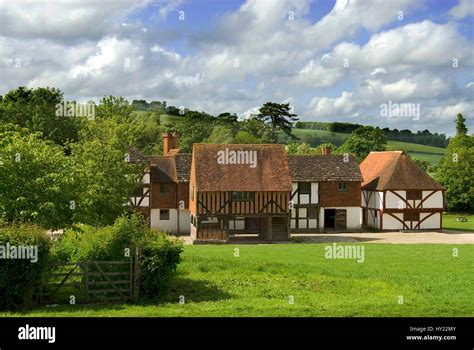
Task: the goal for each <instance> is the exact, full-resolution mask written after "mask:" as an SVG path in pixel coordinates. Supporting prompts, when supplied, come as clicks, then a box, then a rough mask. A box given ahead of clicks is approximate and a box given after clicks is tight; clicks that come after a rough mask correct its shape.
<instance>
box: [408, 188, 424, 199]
mask: <svg viewBox="0 0 474 350" xmlns="http://www.w3.org/2000/svg"><path fill="white" fill-rule="evenodd" d="M407 199H410V200H412V199H414V200H419V199H421V191H420V190H408V191H407Z"/></svg>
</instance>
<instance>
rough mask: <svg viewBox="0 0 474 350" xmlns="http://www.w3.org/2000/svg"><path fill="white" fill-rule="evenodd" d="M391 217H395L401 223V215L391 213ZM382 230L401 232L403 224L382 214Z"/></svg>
mask: <svg viewBox="0 0 474 350" xmlns="http://www.w3.org/2000/svg"><path fill="white" fill-rule="evenodd" d="M393 215H395V216H396V217H397V218H399V219H400V220H402V221H403V214H402V213H393ZM379 228H380V226H379ZM383 229H384V230H402V229H403V224H402V223H401V222H399V221H397V219H395V218H394V217H392V216H390V215H388V214H383Z"/></svg>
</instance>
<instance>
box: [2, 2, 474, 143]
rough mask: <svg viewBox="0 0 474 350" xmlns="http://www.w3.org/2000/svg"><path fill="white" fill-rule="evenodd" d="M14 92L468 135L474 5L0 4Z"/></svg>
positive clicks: (5, 69) (473, 111)
mask: <svg viewBox="0 0 474 350" xmlns="http://www.w3.org/2000/svg"><path fill="white" fill-rule="evenodd" d="M18 86H26V87H30V88H33V87H39V86H41V87H46V86H49V87H56V88H59V89H61V90H62V91H63V93H64V96H65V98H66V99H68V100H76V101H79V102H87V101H89V100H95V101H98V100H100V98H102V97H103V96H105V95H115V96H123V97H125V98H127V99H129V100H130V101H131V100H133V99H146V100H147V101H149V102H150V101H152V100H159V101H163V100H166V101H167V102H168V104H169V105H175V106H177V107H180V106H183V107H186V108H189V109H192V110H200V111H206V112H208V113H211V114H214V115H217V114H219V113H223V112H230V113H236V114H237V115H238V116H240V117H248V116H249V115H251V114H252V113H255V112H256V111H257V110H258V108H259V107H260V106H261V105H262V104H263V103H265V102H267V101H272V102H278V103H290V105H291V106H292V108H293V111H294V112H295V113H296V114H298V116H299V118H300V120H302V121H326V122H330V121H339V122H353V123H360V124H367V125H374V126H381V127H390V128H398V129H411V130H413V131H417V130H424V129H429V130H430V131H433V132H440V133H446V134H448V135H452V134H453V133H454V130H455V126H454V119H455V116H456V114H457V113H463V114H464V115H465V116H466V117H467V118H468V126H469V127H470V130H471V132H472V131H473V129H474V123H473V120H474V0H436V1H434V0H391V1H388V0H359V1H353V0H338V1H329V0H247V1H237V0H156V1H149V0H143V1H142V0H136V1H128V0H118V1H111V0H107V1H90V0H82V1H48V2H46V1H21V0H20V1H18V0H17V1H8V0H0V95H2V94H5V93H6V92H8V91H10V90H12V89H15V88H17V87H18ZM387 107H388V110H389V111H391V113H384V112H382V110H385V111H386V110H387ZM405 107H407V108H405ZM411 107H414V108H411ZM397 108H401V110H404V111H405V112H406V113H405V114H403V113H397V112H396V110H397Z"/></svg>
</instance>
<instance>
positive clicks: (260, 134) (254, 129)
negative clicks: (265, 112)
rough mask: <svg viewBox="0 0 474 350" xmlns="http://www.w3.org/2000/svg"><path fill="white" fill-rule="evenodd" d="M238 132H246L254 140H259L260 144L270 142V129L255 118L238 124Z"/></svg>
mask: <svg viewBox="0 0 474 350" xmlns="http://www.w3.org/2000/svg"><path fill="white" fill-rule="evenodd" d="M240 131H243V132H247V133H248V134H250V135H252V136H253V137H254V138H255V139H259V140H261V142H260V143H269V142H271V140H270V137H269V133H270V128H269V127H268V125H267V124H265V123H264V122H263V121H262V120H260V119H258V118H256V117H251V118H249V119H245V120H243V121H242V122H240Z"/></svg>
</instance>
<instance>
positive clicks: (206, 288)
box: [165, 277, 232, 303]
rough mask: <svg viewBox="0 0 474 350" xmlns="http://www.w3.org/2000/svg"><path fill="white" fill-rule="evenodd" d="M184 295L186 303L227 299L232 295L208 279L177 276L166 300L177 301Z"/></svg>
mask: <svg viewBox="0 0 474 350" xmlns="http://www.w3.org/2000/svg"><path fill="white" fill-rule="evenodd" d="M181 296H184V298H185V300H186V303H187V302H193V303H200V302H206V301H219V300H227V299H230V298H231V297H232V296H231V295H230V294H229V293H227V292H224V291H223V290H221V289H219V288H218V287H217V286H216V285H215V284H214V283H212V282H209V281H206V280H191V279H188V278H183V277H177V278H175V279H174V280H173V282H172V283H171V286H170V292H169V295H168V296H167V298H166V299H165V301H166V302H175V301H177V300H179V299H180V297H181Z"/></svg>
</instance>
